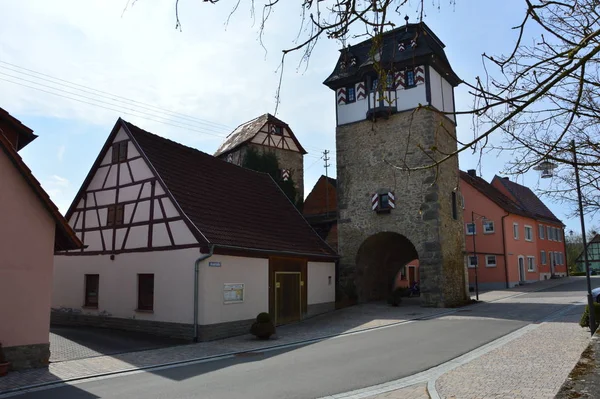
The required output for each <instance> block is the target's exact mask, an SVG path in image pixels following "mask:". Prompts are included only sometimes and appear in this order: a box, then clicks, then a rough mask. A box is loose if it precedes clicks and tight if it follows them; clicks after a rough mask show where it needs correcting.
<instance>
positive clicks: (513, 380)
mask: <svg viewBox="0 0 600 399" xmlns="http://www.w3.org/2000/svg"><path fill="white" fill-rule="evenodd" d="M582 311H583V306H578V307H576V308H574V309H573V310H572V311H570V312H569V313H568V314H566V315H565V316H563V317H561V318H559V319H557V320H555V321H552V322H547V323H543V324H541V325H540V326H539V327H538V328H536V329H534V330H532V331H530V332H528V333H526V334H525V335H523V336H522V337H520V338H518V339H515V340H514V341H511V342H509V343H508V344H506V345H504V346H502V347H500V348H498V349H495V350H493V351H491V352H489V353H487V354H485V355H483V356H481V357H479V358H477V359H475V360H473V361H471V362H469V363H467V364H465V365H463V366H460V367H458V368H456V369H454V370H452V371H450V372H448V373H446V374H444V375H443V376H441V377H440V378H439V379H438V380H437V382H436V389H437V391H438V393H439V396H440V397H441V398H445V399H471V398H473V399H475V398H477V399H487V398H494V399H497V398H510V399H520V398H523V399H542V398H554V395H556V393H557V392H558V390H559V389H560V387H561V385H562V384H563V382H564V381H565V379H566V378H567V376H568V375H569V372H570V371H571V369H572V368H573V366H574V365H575V364H576V363H577V361H578V360H579V357H580V355H581V353H582V352H583V350H584V349H585V348H586V347H587V345H588V343H589V340H590V336H589V331H587V330H586V329H583V328H581V327H580V326H579V325H578V324H577V321H578V320H579V318H580V317H581V313H582Z"/></svg>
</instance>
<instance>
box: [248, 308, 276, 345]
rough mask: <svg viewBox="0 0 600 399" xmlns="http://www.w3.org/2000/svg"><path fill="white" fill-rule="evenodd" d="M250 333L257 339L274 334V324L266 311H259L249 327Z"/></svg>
mask: <svg viewBox="0 0 600 399" xmlns="http://www.w3.org/2000/svg"><path fill="white" fill-rule="evenodd" d="M250 333H251V334H252V335H254V336H256V337H257V338H258V339H269V338H270V337H271V335H273V334H275V324H273V321H271V316H270V315H269V314H268V313H266V312H262V313H259V314H258V316H256V321H255V322H254V323H252V326H251V327H250Z"/></svg>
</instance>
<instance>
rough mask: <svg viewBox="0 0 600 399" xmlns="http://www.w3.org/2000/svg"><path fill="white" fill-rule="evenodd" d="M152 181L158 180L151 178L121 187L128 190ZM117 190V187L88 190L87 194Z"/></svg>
mask: <svg viewBox="0 0 600 399" xmlns="http://www.w3.org/2000/svg"><path fill="white" fill-rule="evenodd" d="M152 180H156V178H155V177H149V178H147V179H143V180H138V181H136V182H133V183H126V184H123V185H122V186H121V188H126V187H131V186H137V185H138V184H141V183H148V182H151V181H152ZM116 188H117V187H116V186H115V187H106V188H96V189H93V190H87V192H88V193H97V192H99V191H108V190H115V189H116Z"/></svg>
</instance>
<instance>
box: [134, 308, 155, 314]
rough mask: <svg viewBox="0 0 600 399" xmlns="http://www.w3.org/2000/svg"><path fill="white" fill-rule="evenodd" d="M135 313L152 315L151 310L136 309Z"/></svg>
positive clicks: (152, 311)
mask: <svg viewBox="0 0 600 399" xmlns="http://www.w3.org/2000/svg"><path fill="white" fill-rule="evenodd" d="M135 312H137V313H154V310H153V309H136V310H135Z"/></svg>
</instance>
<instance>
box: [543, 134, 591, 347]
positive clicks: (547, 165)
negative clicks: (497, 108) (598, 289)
mask: <svg viewBox="0 0 600 399" xmlns="http://www.w3.org/2000/svg"><path fill="white" fill-rule="evenodd" d="M571 151H572V152H573V167H574V168H575V183H576V185H577V202H578V204H579V221H580V222H581V238H582V240H583V261H584V262H585V278H586V281H587V302H588V309H589V315H590V326H589V327H590V331H591V332H592V335H594V332H595V331H596V315H595V312H594V298H593V297H592V282H591V280H590V264H589V262H588V253H587V239H586V237H585V221H584V218H583V201H582V199H581V182H580V181H579V165H578V164H577V151H576V148H575V140H571ZM554 168H556V164H553V163H552V162H549V161H546V160H545V161H543V162H542V163H540V164H539V165H538V166H536V167H535V168H534V169H535V170H539V171H541V177H542V178H548V177H552V175H553V172H552V171H553V170H554Z"/></svg>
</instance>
